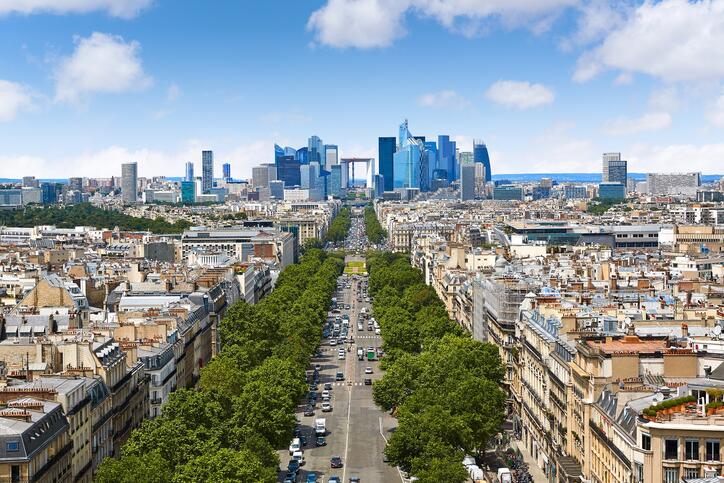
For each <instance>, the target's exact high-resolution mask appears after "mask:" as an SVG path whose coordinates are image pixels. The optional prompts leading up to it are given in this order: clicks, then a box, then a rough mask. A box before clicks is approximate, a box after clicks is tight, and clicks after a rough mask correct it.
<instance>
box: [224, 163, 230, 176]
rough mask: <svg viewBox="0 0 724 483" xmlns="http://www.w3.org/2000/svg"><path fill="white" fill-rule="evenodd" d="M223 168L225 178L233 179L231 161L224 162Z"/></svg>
mask: <svg viewBox="0 0 724 483" xmlns="http://www.w3.org/2000/svg"><path fill="white" fill-rule="evenodd" d="M222 169H223V172H224V179H226V180H229V179H231V165H230V164H229V163H224V164H223V166H222Z"/></svg>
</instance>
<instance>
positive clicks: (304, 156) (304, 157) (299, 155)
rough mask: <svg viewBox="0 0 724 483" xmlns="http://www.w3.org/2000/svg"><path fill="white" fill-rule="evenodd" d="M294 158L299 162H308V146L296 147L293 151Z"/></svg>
mask: <svg viewBox="0 0 724 483" xmlns="http://www.w3.org/2000/svg"><path fill="white" fill-rule="evenodd" d="M294 159H296V160H297V161H299V164H309V148H308V147H306V146H305V147H303V148H299V149H297V151H296V152H295V153H294Z"/></svg>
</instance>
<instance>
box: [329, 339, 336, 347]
mask: <svg viewBox="0 0 724 483" xmlns="http://www.w3.org/2000/svg"><path fill="white" fill-rule="evenodd" d="M329 345H331V346H335V345H337V339H329Z"/></svg>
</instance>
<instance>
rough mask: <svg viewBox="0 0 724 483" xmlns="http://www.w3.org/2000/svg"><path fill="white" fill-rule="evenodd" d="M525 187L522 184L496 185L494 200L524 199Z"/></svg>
mask: <svg viewBox="0 0 724 483" xmlns="http://www.w3.org/2000/svg"><path fill="white" fill-rule="evenodd" d="M523 195H524V193H523V188H522V187H520V186H512V185H501V186H496V187H495V189H494V190H493V199H494V200H503V201H513V200H520V201H522V200H523Z"/></svg>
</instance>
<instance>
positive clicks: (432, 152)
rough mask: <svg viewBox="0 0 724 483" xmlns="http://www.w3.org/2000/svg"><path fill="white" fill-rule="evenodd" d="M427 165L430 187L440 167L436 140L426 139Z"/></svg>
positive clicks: (428, 184)
mask: <svg viewBox="0 0 724 483" xmlns="http://www.w3.org/2000/svg"><path fill="white" fill-rule="evenodd" d="M424 144H425V165H426V168H427V169H426V170H425V171H424V172H426V173H427V176H426V178H427V180H426V183H427V187H428V189H429V188H430V185H431V182H432V180H433V179H435V170H436V169H437V168H438V167H439V166H438V165H437V143H436V142H435V141H425V143H424Z"/></svg>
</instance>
